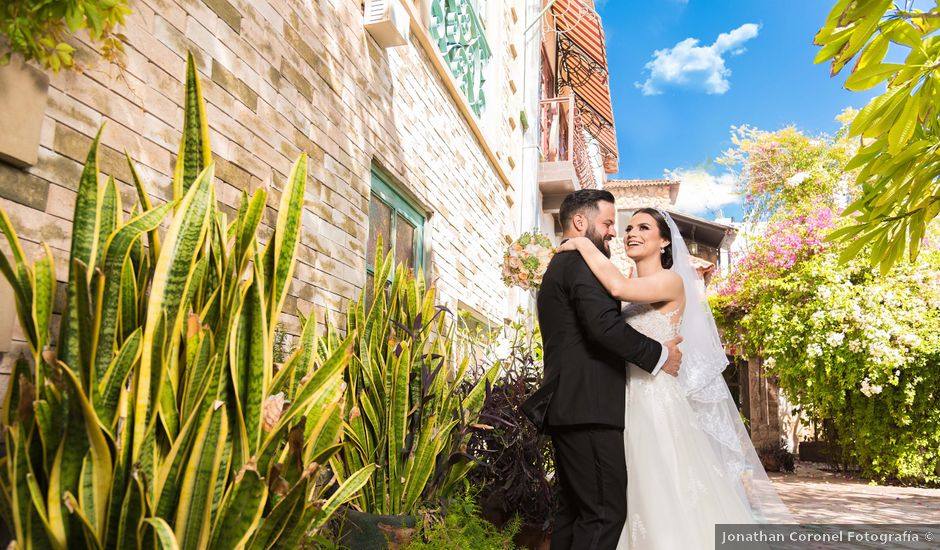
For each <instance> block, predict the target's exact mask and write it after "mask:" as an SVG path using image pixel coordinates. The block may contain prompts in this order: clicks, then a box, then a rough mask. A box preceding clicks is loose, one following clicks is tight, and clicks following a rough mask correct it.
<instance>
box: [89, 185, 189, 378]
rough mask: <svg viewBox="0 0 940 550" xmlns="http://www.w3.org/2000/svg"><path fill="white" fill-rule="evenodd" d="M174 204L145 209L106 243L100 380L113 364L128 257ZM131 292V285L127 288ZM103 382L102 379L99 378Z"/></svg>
mask: <svg viewBox="0 0 940 550" xmlns="http://www.w3.org/2000/svg"><path fill="white" fill-rule="evenodd" d="M172 207H173V204H172V203H168V204H164V205H163V206H159V207H157V208H154V209H153V210H149V211H147V212H144V213H143V214H141V215H139V216H137V217H136V218H134V219H133V220H131V221H129V222H128V223H127V224H126V225H124V226H123V227H121V228H120V229H119V230H118V231H116V232H114V234H113V235H111V237H110V238H108V240H107V242H106V243H105V245H104V254H103V264H102V265H103V273H104V289H103V293H102V298H101V300H100V302H99V304H98V308H99V311H100V313H99V314H98V319H99V323H98V336H97V341H98V346H97V350H96V351H95V372H94V375H93V376H94V380H96V381H100V380H101V378H102V377H103V376H104V372H105V370H106V369H107V368H108V365H109V364H111V361H112V359H113V358H114V352H115V349H116V347H117V346H116V336H117V332H118V321H119V314H118V311H119V308H120V305H121V303H120V302H121V293H122V287H124V282H125V281H124V277H123V271H124V265H125V263H126V262H127V260H128V254H129V253H130V250H131V246H132V245H133V244H134V242H136V240H137V239H138V238H139V237H140V236H141V235H142V234H143V233H145V232H147V231H151V230H153V229H156V228H157V227H159V225H160V222H161V221H163V218H165V217H166V215H167V213H169V212H170V209H171V208H172ZM124 291H125V292H131V290H130V289H127V290H124ZM96 383H100V382H96Z"/></svg>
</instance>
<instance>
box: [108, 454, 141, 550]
mask: <svg viewBox="0 0 940 550" xmlns="http://www.w3.org/2000/svg"><path fill="white" fill-rule="evenodd" d="M146 511H147V503H146V501H145V500H144V486H143V483H141V480H140V476H139V475H137V473H136V472H134V473H132V474H131V479H130V483H128V484H127V492H126V494H125V495H124V499H123V506H121V508H120V516H119V519H118V521H117V526H116V531H117V538H115V539H111V538H109V539H108V540H109V541H114V546H113V547H114V548H140V547H141V539H140V530H141V527H142V524H143V519H144V516H145V515H146Z"/></svg>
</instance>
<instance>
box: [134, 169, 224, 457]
mask: <svg viewBox="0 0 940 550" xmlns="http://www.w3.org/2000/svg"><path fill="white" fill-rule="evenodd" d="M212 176H213V167H212V165H209V166H208V167H207V168H206V169H205V170H204V171H203V172H202V174H200V176H199V177H198V178H197V179H196V182H195V183H194V184H193V185H192V186H191V187H190V189H189V191H188V192H187V193H186V197H185V198H184V199H183V202H182V203H181V204H180V205H179V208H178V210H177V213H176V216H175V217H174V219H173V223H172V225H170V229H169V230H168V231H167V233H166V237H165V241H164V243H163V246H162V247H161V250H160V257H159V258H158V259H157V265H156V267H155V268H154V275H153V282H152V283H151V289H150V298H149V301H148V303H147V323H146V325H145V328H144V341H143V356H142V357H141V363H140V368H139V369H138V371H137V378H136V382H135V385H136V393H137V395H136V403H135V413H134V439H133V441H134V455H133V456H134V461H135V462H136V461H137V460H138V459H139V454H140V450H141V446H142V444H143V440H144V433H145V432H146V431H147V429H148V427H149V424H150V423H151V421H152V413H153V408H154V406H155V403H159V399H157V397H158V394H159V392H160V390H162V389H163V385H164V376H165V374H166V373H165V372H163V371H164V369H163V362H162V359H161V358H162V357H164V349H163V346H164V342H165V337H161V338H157V332H158V331H157V329H158V324H160V323H161V322H162V321H161V320H165V323H166V325H165V330H166V334H167V336H168V337H169V339H171V340H172V339H173V338H175V337H176V335H178V334H179V333H180V325H181V320H182V316H181V315H180V305H181V303H182V301H183V297H184V296H185V295H186V294H187V290H188V287H189V283H190V279H191V276H192V271H193V269H194V265H195V263H196V258H197V256H198V254H199V252H200V250H201V248H202V243H203V241H204V239H205V236H206V232H207V231H208V228H209V214H210V212H211V208H210V205H211V204H212V203H213V202H214V197H215V195H214V193H213V187H212Z"/></svg>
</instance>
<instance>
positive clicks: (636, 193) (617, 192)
mask: <svg viewBox="0 0 940 550" xmlns="http://www.w3.org/2000/svg"><path fill="white" fill-rule="evenodd" d="M606 189H607V190H608V191H610V192H611V193H613V194H614V197H616V199H617V203H616V207H617V210H618V211H619V210H632V209H636V208H668V207H669V206H672V203H673V201H672V199H671V198H670V196H669V187H666V186H662V185H655V186H654V185H646V186H630V187H614V186H607V187H606Z"/></svg>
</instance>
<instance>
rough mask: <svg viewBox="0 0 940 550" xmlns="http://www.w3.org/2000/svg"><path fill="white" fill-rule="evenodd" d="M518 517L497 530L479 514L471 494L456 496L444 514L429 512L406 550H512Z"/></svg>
mask: <svg viewBox="0 0 940 550" xmlns="http://www.w3.org/2000/svg"><path fill="white" fill-rule="evenodd" d="M519 523H520V520H519V518H515V519H513V520H512V521H510V522H509V523H507V524H506V525H505V526H504V527H503V528H502V529H497V528H496V527H494V526H493V524H491V523H490V522H488V521H486V520H485V519H483V518H482V517H480V509H479V506H477V503H476V498H475V497H474V496H473V495H472V494H471V493H463V494H458V495H456V496H455V498H454V499H453V501H452V502H451V503H450V505H449V506H448V507H447V510H446V511H445V512H444V514H443V517H440V516H434V515H427V516H425V518H424V522H423V524H422V526H421V529H419V531H418V533H417V535H416V536H415V538H414V539H413V540H412V542H411V543H410V544H409V545H408V546H406V547H405V549H406V550H457V549H459V550H509V549H512V548H515V545H514V544H513V538H514V537H515V536H516V533H517V532H518V531H519Z"/></svg>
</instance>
